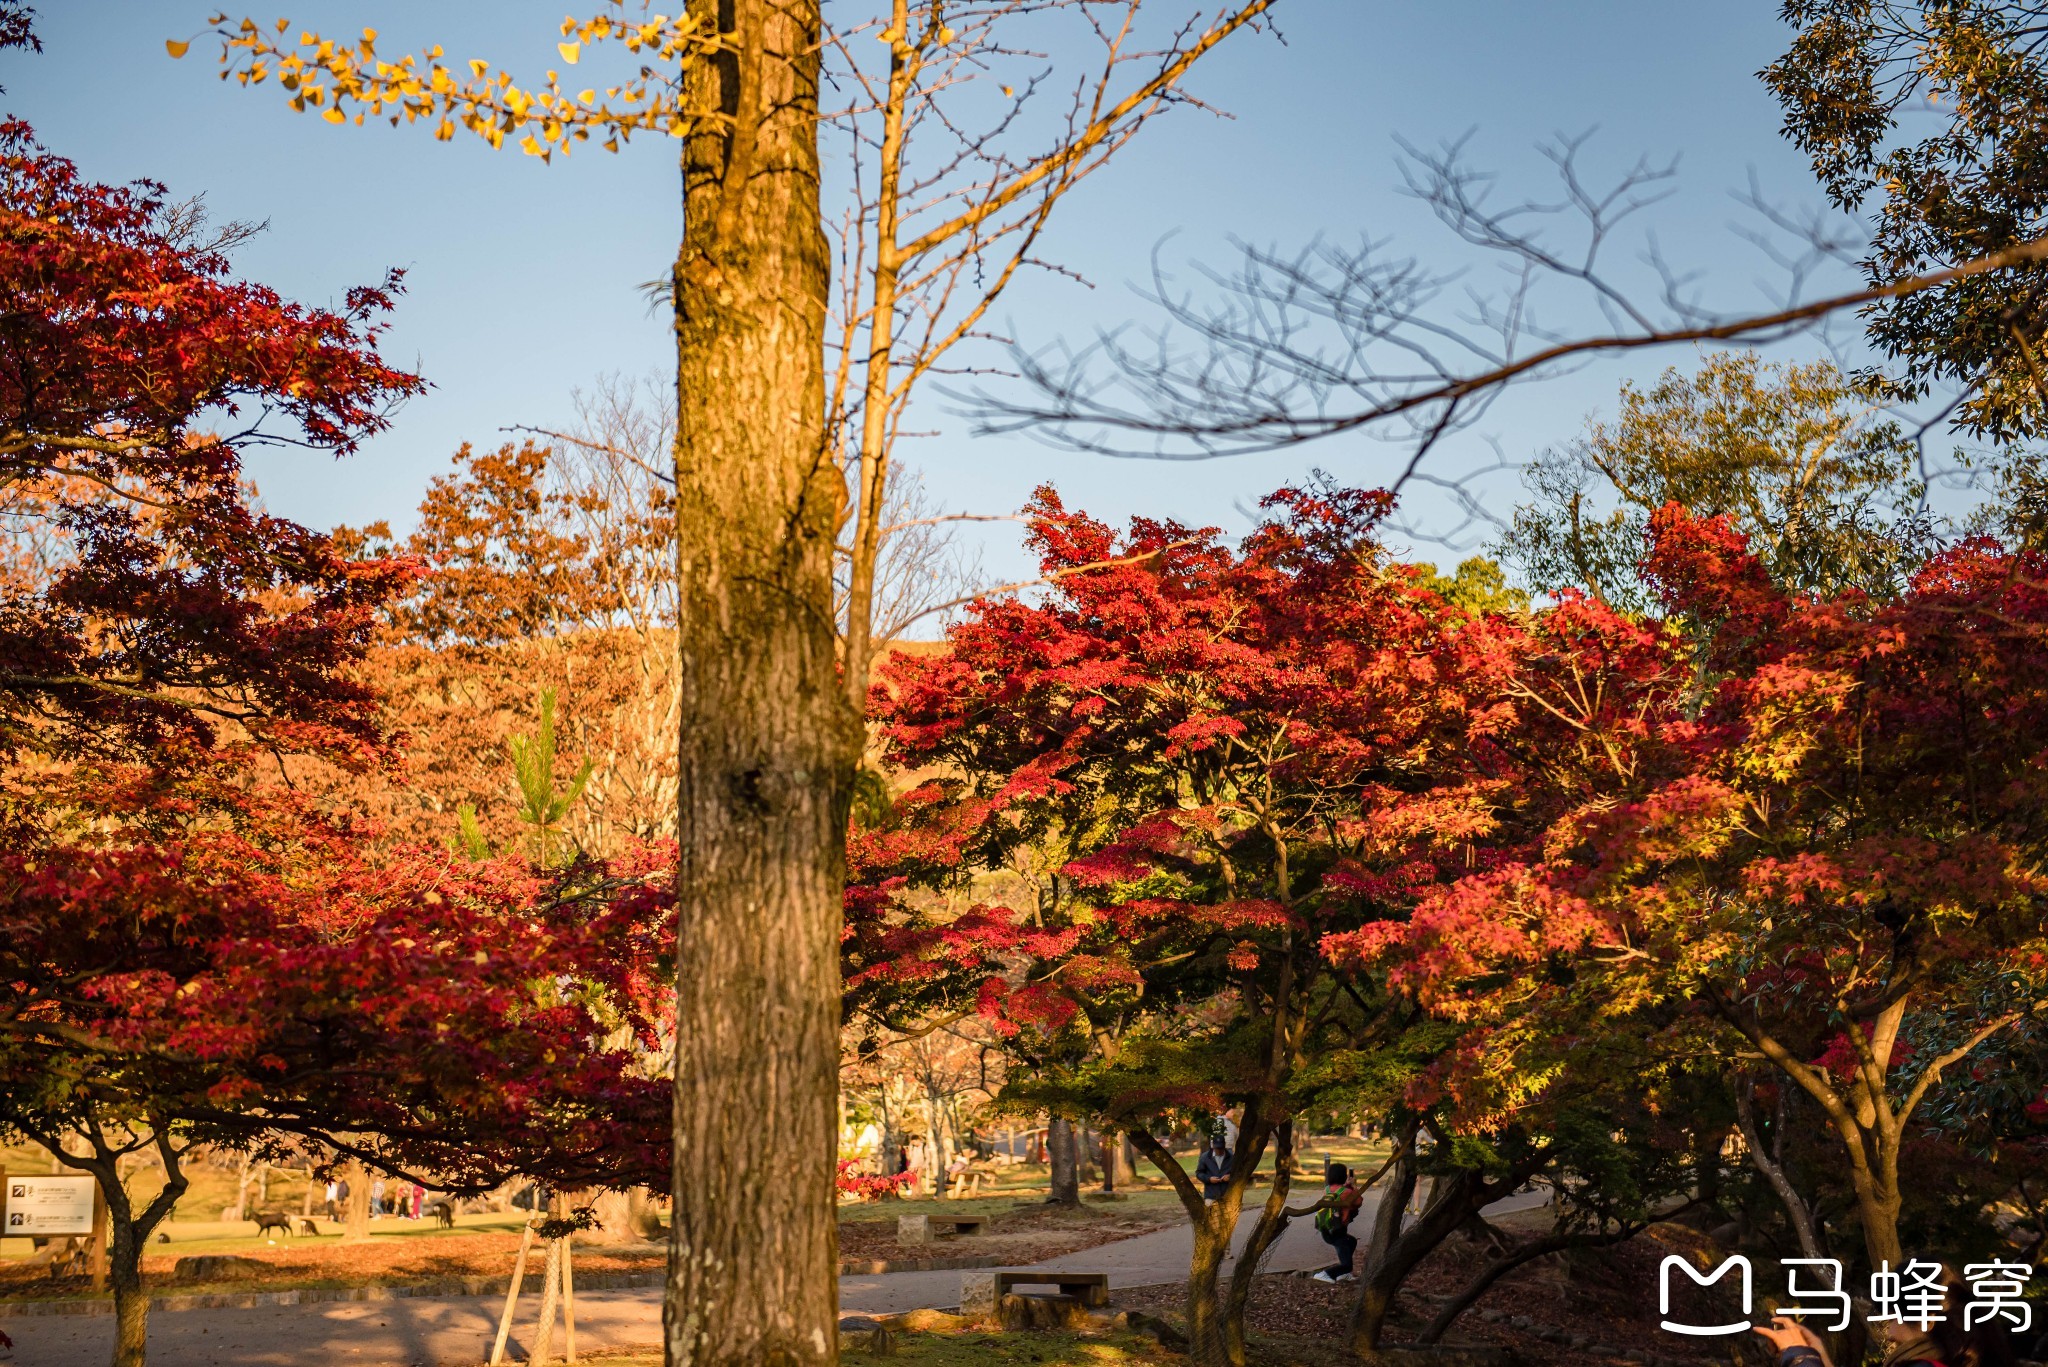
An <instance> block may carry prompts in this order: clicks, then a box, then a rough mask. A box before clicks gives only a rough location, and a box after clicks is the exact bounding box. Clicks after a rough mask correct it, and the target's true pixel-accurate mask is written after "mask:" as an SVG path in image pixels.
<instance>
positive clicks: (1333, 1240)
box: [1315, 1163, 1365, 1284]
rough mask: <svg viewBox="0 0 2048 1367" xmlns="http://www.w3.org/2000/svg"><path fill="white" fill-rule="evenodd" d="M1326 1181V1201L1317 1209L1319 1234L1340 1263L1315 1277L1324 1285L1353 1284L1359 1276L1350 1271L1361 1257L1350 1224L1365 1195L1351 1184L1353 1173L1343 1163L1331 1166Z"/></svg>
mask: <svg viewBox="0 0 2048 1367" xmlns="http://www.w3.org/2000/svg"><path fill="white" fill-rule="evenodd" d="M1323 1181H1324V1186H1323V1199H1322V1200H1321V1201H1319V1202H1317V1204H1316V1207H1315V1212H1316V1233H1318V1234H1320V1235H1322V1236H1323V1242H1324V1243H1326V1244H1328V1245H1329V1246H1330V1247H1331V1248H1332V1249H1333V1250H1335V1252H1336V1254H1337V1261H1336V1262H1334V1263H1332V1264H1331V1265H1330V1266H1328V1267H1326V1268H1324V1269H1323V1270H1322V1271H1320V1272H1318V1273H1316V1274H1315V1280H1316V1281H1319V1282H1323V1283H1325V1284H1329V1283H1333V1282H1354V1281H1357V1280H1358V1274H1357V1273H1355V1272H1353V1271H1352V1270H1351V1264H1352V1260H1353V1259H1354V1258H1356V1257H1357V1256H1358V1236H1357V1235H1355V1234H1353V1233H1352V1232H1351V1222H1352V1220H1353V1219H1355V1218H1356V1217H1357V1215H1358V1208H1359V1207H1360V1206H1362V1205H1364V1204H1365V1192H1364V1191H1363V1190H1362V1189H1361V1188H1360V1187H1359V1186H1358V1185H1357V1184H1356V1183H1355V1182H1353V1181H1352V1180H1351V1170H1350V1169H1349V1168H1347V1167H1345V1166H1344V1165H1343V1164H1342V1163H1332V1164H1330V1168H1329V1172H1328V1173H1327V1174H1325V1176H1324V1179H1323Z"/></svg>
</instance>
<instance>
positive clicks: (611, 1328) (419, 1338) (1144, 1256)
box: [0, 1192, 1548, 1367]
mask: <svg viewBox="0 0 2048 1367" xmlns="http://www.w3.org/2000/svg"><path fill="white" fill-rule="evenodd" d="M1304 1199H1306V1198H1304ZM1547 1199H1548V1197H1547V1195H1546V1194H1544V1193H1541V1192H1537V1193H1530V1194H1528V1195H1524V1196H1512V1197H1509V1198H1508V1199H1507V1200H1505V1201H1502V1202H1500V1203H1498V1204H1497V1205H1494V1206H1491V1207H1489V1211H1490V1212H1491V1213H1500V1212H1504V1211H1510V1210H1523V1209H1527V1208H1528V1207H1530V1206H1535V1205H1541V1204H1542V1203H1543V1202H1544V1201H1545V1200H1547ZM1376 1200H1377V1198H1376V1197H1368V1200H1367V1202H1366V1206H1365V1209H1364V1210H1362V1211H1360V1213H1359V1223H1358V1225H1357V1226H1354V1228H1356V1229H1357V1230H1358V1231H1359V1232H1360V1233H1363V1231H1364V1229H1365V1228H1367V1227H1369V1225H1370V1222H1371V1218H1372V1212H1373V1210H1374V1208H1375V1204H1376ZM1256 1217H1257V1212H1256V1211H1248V1212H1246V1213H1245V1215H1244V1216H1243V1218H1242V1219H1241V1220H1240V1221H1239V1223H1238V1227H1237V1236H1236V1240H1235V1244H1236V1248H1237V1249H1241V1248H1242V1247H1243V1244H1244V1240H1245V1239H1247V1238H1249V1237H1250V1234H1251V1227H1252V1223H1253V1221H1254V1220H1255V1219H1256ZM1192 1247H1193V1237H1192V1233H1191V1231H1190V1230H1189V1229H1188V1227H1187V1226H1186V1225H1184V1224H1183V1225H1177V1226H1175V1227H1173V1228H1171V1229H1163V1230H1159V1231H1157V1232H1155V1233H1152V1234H1142V1235H1139V1236H1138V1237H1137V1238H1135V1239H1125V1240H1122V1241H1121V1242H1118V1243H1114V1244H1105V1245H1103V1246H1102V1247H1100V1248H1091V1249H1086V1250H1084V1251H1082V1252H1080V1253H1069V1254H1067V1255H1065V1256H1064V1257H1059V1258H1053V1259H1049V1260H1047V1261H1046V1262H1045V1263H1043V1264H1040V1265H1041V1266H1044V1267H1048V1268H1059V1269H1064V1270H1068V1271H1089V1272H1107V1273H1109V1284H1110V1285H1111V1286H1112V1287H1119V1286H1156V1285H1158V1284H1159V1283H1161V1282H1175V1281H1179V1280H1180V1279H1181V1278H1183V1277H1185V1276H1186V1275H1187V1267H1188V1253H1189V1251H1190V1250H1191V1248H1192ZM1233 1251H1235V1250H1233ZM1328 1260H1329V1249H1328V1247H1327V1245H1325V1244H1324V1243H1323V1241H1322V1240H1321V1238H1319V1237H1318V1236H1317V1234H1316V1232H1315V1226H1314V1222H1313V1221H1310V1220H1295V1221H1293V1222H1291V1223H1290V1224H1289V1225H1288V1227H1287V1230H1286V1232H1285V1233H1284V1234H1282V1235H1281V1237H1280V1241H1279V1243H1278V1244H1276V1245H1275V1246H1274V1248H1273V1249H1272V1251H1271V1252H1270V1253H1269V1254H1268V1255H1267V1258H1266V1263H1265V1266H1266V1268H1267V1270H1268V1271H1273V1272H1291V1271H1297V1270H1300V1269H1303V1268H1312V1267H1320V1266H1323V1265H1324V1264H1325V1263H1327V1262H1328ZM1226 1271H1227V1269H1226ZM960 1277H961V1274H960V1273H959V1272H891V1273H885V1274H882V1275H880V1276H871V1277H841V1278H840V1279H839V1304H840V1309H841V1310H842V1311H844V1312H845V1313H847V1314H860V1313H868V1314H890V1313H894V1312H897V1311H901V1310H915V1309H920V1308H924V1307H941V1308H943V1307H948V1306H953V1305H957V1304H958V1303H959V1300H960ZM503 1305H504V1298H503V1295H502V1293H500V1294H499V1295H497V1296H450V1297H446V1298H430V1297H425V1296H418V1297H408V1298H405V1299H402V1300H390V1301H344V1302H336V1303H329V1304H324V1305H304V1306H297V1305H293V1306H266V1307H263V1308H260V1309H253V1310H183V1311H177V1312H172V1313H164V1314H156V1315H151V1316H150V1319H149V1360H150V1363H151V1364H152V1367H305V1364H314V1363H319V1364H325V1363H338V1364H345V1365H346V1367H414V1365H415V1364H417V1365H419V1367H451V1365H452V1364H475V1363H481V1362H482V1361H483V1360H484V1358H485V1357H486V1356H487V1355H488V1353H489V1352H490V1346H491V1339H492V1336H493V1335H495V1334H496V1332H497V1316H498V1312H499V1310H500V1308H501V1307H502V1306H503ZM520 1306H521V1309H522V1310H523V1312H524V1314H525V1316H526V1319H525V1321H524V1323H525V1325H526V1326H528V1327H530V1326H531V1324H532V1317H533V1316H534V1315H535V1314H536V1313H537V1312H538V1309H539V1305H538V1299H537V1298H536V1297H534V1296H531V1295H529V1296H525V1297H522V1298H521V1301H520ZM0 1328H4V1329H5V1330H6V1331H7V1333H9V1334H11V1335H12V1336H13V1338H14V1343H15V1350H14V1360H13V1363H12V1364H10V1367H105V1364H106V1362H107V1360H108V1358H109V1356H110V1354H111V1352H112V1348H113V1342H114V1321H113V1317H112V1316H110V1315H91V1316H85V1315H78V1316H71V1315H62V1316H56V1315H53V1316H47V1317H45V1316H25V1317H20V1318H14V1317H9V1318H6V1319H0ZM513 1339H514V1347H515V1351H514V1352H513V1353H511V1354H510V1356H512V1357H513V1358H514V1359H515V1360H519V1359H523V1358H524V1356H525V1354H524V1351H523V1346H522V1345H521V1340H520V1335H519V1334H518V1333H517V1332H515V1333H514V1335H513ZM660 1339H661V1291H660V1289H659V1288H656V1287H649V1288H646V1289H643V1290H633V1291H595V1292H584V1293H581V1294H579V1295H578V1296H577V1297H576V1343H577V1347H578V1348H579V1349H584V1350H589V1349H595V1348H626V1347H636V1346H641V1345H647V1346H652V1345H654V1344H656V1343H659V1342H660ZM556 1351H557V1352H559V1351H560V1343H559V1341H558V1342H557V1344H556Z"/></svg>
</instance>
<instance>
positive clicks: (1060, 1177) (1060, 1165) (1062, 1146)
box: [1045, 1118, 1081, 1206]
mask: <svg viewBox="0 0 2048 1367" xmlns="http://www.w3.org/2000/svg"><path fill="white" fill-rule="evenodd" d="M1076 1139H1077V1136H1076V1134H1075V1132H1074V1122H1073V1121H1071V1120H1066V1119H1061V1118H1055V1119H1054V1120H1053V1122H1052V1124H1050V1125H1049V1126H1047V1127H1046V1133H1045V1147H1046V1156H1047V1158H1048V1159H1049V1160H1050V1162H1051V1164H1052V1195H1051V1197H1050V1198H1049V1199H1050V1200H1051V1202H1052V1204H1054V1205H1056V1206H1078V1205H1080V1204H1081V1154H1080V1147H1081V1146H1080V1145H1079V1144H1078V1143H1077V1142H1076Z"/></svg>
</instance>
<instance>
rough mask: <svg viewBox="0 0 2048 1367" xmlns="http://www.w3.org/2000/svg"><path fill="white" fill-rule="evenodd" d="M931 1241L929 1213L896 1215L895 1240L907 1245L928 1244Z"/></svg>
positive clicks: (930, 1218)
mask: <svg viewBox="0 0 2048 1367" xmlns="http://www.w3.org/2000/svg"><path fill="white" fill-rule="evenodd" d="M931 1241H932V1217H931V1216H929V1215H899V1216H897V1217H896V1242H897V1243H899V1244H904V1245H908V1246H915V1245H918V1244H928V1243H930V1242H931Z"/></svg>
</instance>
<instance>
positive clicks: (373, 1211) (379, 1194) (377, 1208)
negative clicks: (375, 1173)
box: [370, 1177, 384, 1220]
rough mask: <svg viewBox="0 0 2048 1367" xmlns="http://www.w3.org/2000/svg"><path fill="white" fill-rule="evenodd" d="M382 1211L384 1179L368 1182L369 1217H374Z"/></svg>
mask: <svg viewBox="0 0 2048 1367" xmlns="http://www.w3.org/2000/svg"><path fill="white" fill-rule="evenodd" d="M383 1213H384V1179H383V1178H381V1177H380V1178H378V1179H377V1180H376V1181H374V1182H372V1183H370V1218H371V1219H372V1220H374V1219H376V1218H377V1217H378V1216H380V1215H382V1214H383Z"/></svg>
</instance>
